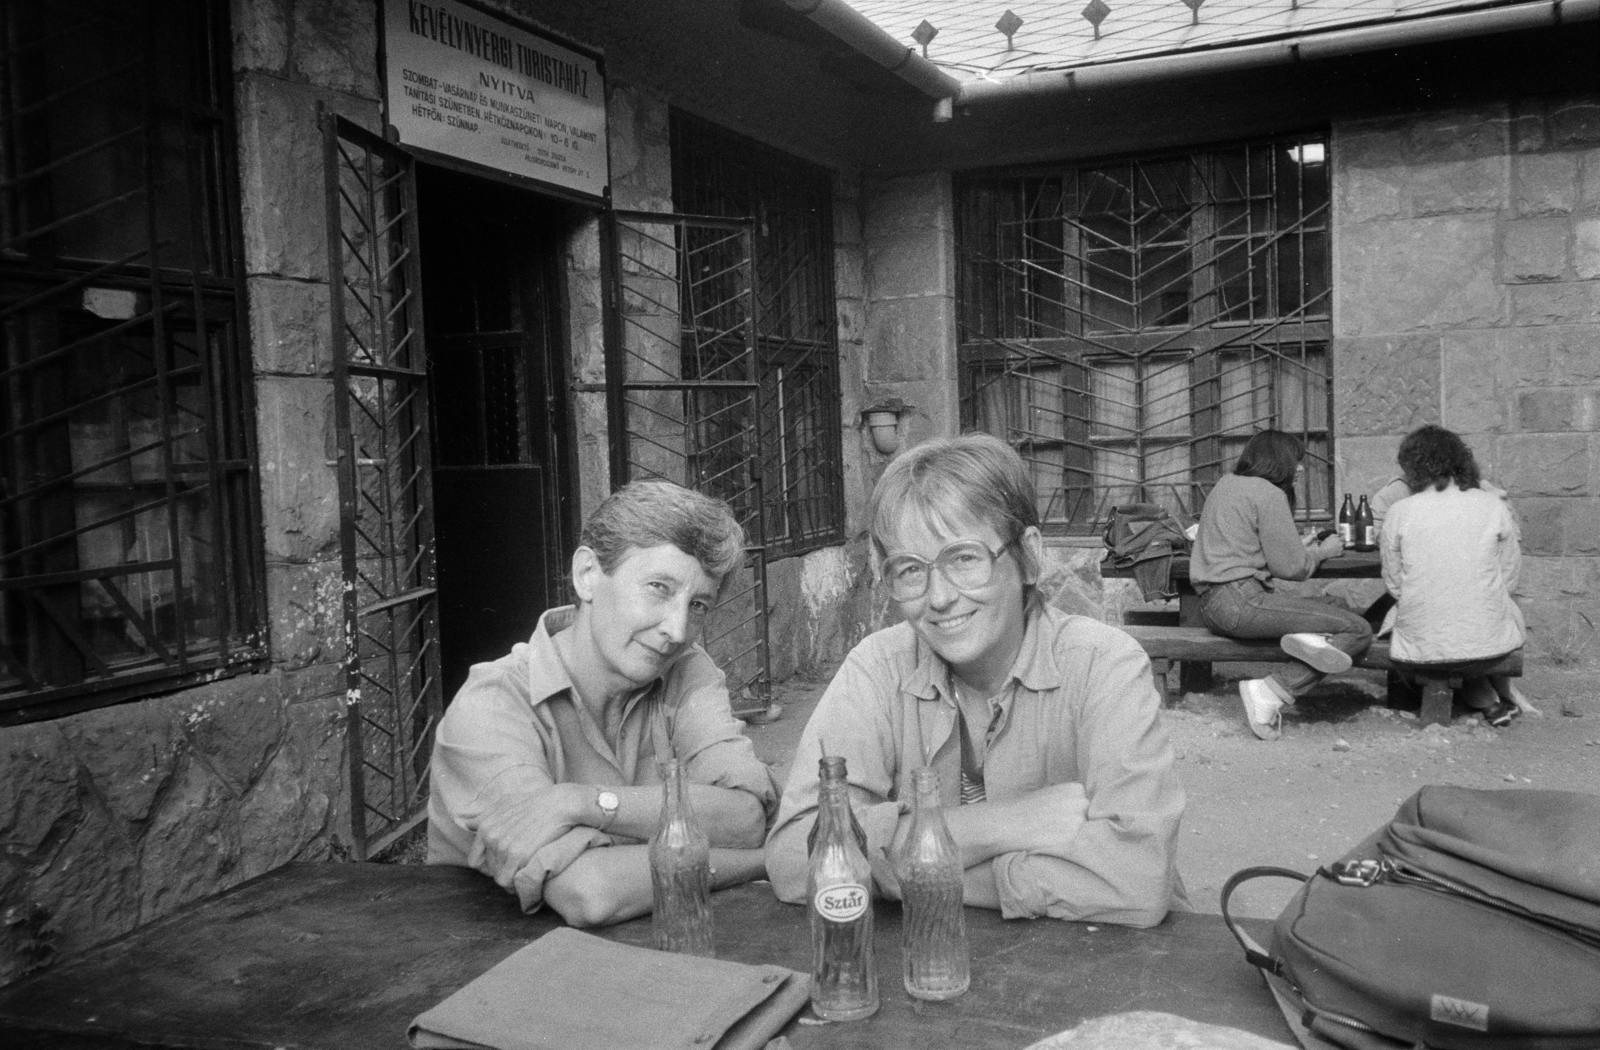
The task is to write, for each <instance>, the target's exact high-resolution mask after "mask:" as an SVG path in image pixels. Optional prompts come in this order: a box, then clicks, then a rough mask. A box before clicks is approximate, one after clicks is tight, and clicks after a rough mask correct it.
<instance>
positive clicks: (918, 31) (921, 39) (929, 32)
mask: <svg viewBox="0 0 1600 1050" xmlns="http://www.w3.org/2000/svg"><path fill="white" fill-rule="evenodd" d="M938 35H939V27H938V26H936V25H934V24H933V23H932V22H930V21H928V20H927V19H926V18H924V19H923V20H922V24H921V25H919V26H917V28H915V29H913V30H912V31H911V39H913V40H915V41H916V42H917V43H919V44H921V45H922V57H923V58H927V57H928V45H929V44H931V43H933V38H934V37H936V36H938Z"/></svg>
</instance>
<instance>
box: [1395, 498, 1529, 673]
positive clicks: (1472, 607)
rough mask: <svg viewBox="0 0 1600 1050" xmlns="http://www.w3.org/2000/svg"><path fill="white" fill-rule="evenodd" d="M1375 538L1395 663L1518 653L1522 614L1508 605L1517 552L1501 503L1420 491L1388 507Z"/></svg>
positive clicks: (1511, 520) (1508, 510) (1513, 604)
mask: <svg viewBox="0 0 1600 1050" xmlns="http://www.w3.org/2000/svg"><path fill="white" fill-rule="evenodd" d="M1378 539H1379V547H1380V549H1381V550H1382V551H1383V582H1384V583H1385V584H1386V585H1388V588H1389V593H1390V594H1393V595H1394V596H1395V599H1396V605H1395V619H1394V641H1393V643H1392V647H1391V649H1390V652H1391V653H1392V654H1393V655H1394V658H1395V659H1397V660H1404V661H1406V662H1408V663H1438V662H1440V661H1446V660H1473V659H1479V658H1482V657H1487V656H1499V655H1501V654H1504V653H1509V652H1511V651H1512V650H1513V649H1519V648H1521V647H1522V643H1523V641H1524V638H1525V634H1524V629H1523V621H1522V611H1521V610H1520V609H1518V608H1517V605H1516V602H1514V601H1512V599H1511V594H1512V592H1513V591H1514V590H1516V586H1517V578H1518V575H1519V573H1520V571H1521V566H1522V550H1521V545H1520V542H1519V538H1518V535H1517V522H1516V519H1515V518H1513V517H1512V516H1511V508H1510V507H1508V506H1507V505H1506V503H1505V501H1504V500H1502V499H1500V498H1498V497H1497V496H1494V495H1491V494H1490V493H1488V492H1485V491H1484V490H1483V489H1466V490H1462V489H1459V488H1457V487H1456V486H1455V485H1454V484H1451V485H1450V486H1449V487H1448V488H1446V489H1444V490H1442V491H1441V490H1438V489H1425V490H1423V491H1422V492H1418V493H1416V494H1415V495H1412V496H1408V497H1406V498H1405V499H1403V500H1400V501H1399V502H1398V503H1396V504H1395V505H1394V506H1393V507H1391V508H1390V510H1389V515H1388V518H1387V519H1386V520H1385V522H1384V525H1383V530H1382V532H1380V533H1379V537H1378Z"/></svg>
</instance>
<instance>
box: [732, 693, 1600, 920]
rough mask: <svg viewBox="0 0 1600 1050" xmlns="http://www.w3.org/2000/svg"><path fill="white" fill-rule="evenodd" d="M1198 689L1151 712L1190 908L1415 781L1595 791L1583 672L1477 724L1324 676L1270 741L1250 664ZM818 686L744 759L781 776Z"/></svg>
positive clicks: (1309, 859)
mask: <svg viewBox="0 0 1600 1050" xmlns="http://www.w3.org/2000/svg"><path fill="white" fill-rule="evenodd" d="M1216 670H1217V672H1218V674H1217V679H1218V680H1217V682H1216V684H1215V685H1214V687H1213V688H1212V689H1211V690H1209V691H1207V692H1205V693H1190V694H1188V695H1187V696H1185V697H1183V698H1182V699H1181V700H1179V701H1177V702H1175V703H1174V702H1170V701H1169V704H1168V706H1167V708H1166V710H1165V712H1164V717H1165V720H1166V724H1167V730H1168V732H1169V733H1170V734H1171V736H1172V741H1173V747H1174V749H1175V751H1176V753H1177V759H1178V773H1179V775H1180V776H1181V777H1182V779H1183V785H1184V789H1185V790H1186V791H1187V793H1188V799H1189V802H1188V809H1187V811H1186V812H1185V814H1184V819H1183V830H1182V832H1181V835H1182V841H1181V845H1180V848H1179V854H1178V870H1179V872H1180V873H1181V874H1182V876H1183V880H1184V883H1185V885H1186V887H1187V888H1188V891H1189V897H1190V900H1191V901H1192V903H1193V905H1194V908H1195V910H1196V911H1201V912H1213V913H1214V912H1217V911H1220V910H1221V909H1220V907H1219V905H1218V900H1219V895H1220V892H1221V889H1222V884H1223V882H1224V881H1226V880H1227V878H1228V876H1230V875H1231V874H1233V873H1234V872H1235V871H1237V870H1238V869H1240V868H1244V867H1248V866H1251V865H1256V864H1273V865H1278V866H1282V867H1287V868H1294V869H1296V870H1299V871H1305V872H1309V871H1310V870H1312V869H1313V868H1314V867H1316V865H1317V864H1318V863H1321V862H1324V861H1328V860H1332V859H1335V858H1337V857H1338V856H1339V855H1340V854H1342V853H1344V852H1345V850H1347V849H1348V848H1349V847H1351V846H1353V845H1354V844H1355V843H1356V842H1358V841H1360V840H1361V839H1362V838H1363V837H1364V836H1365V835H1366V834H1367V833H1368V832H1370V831H1372V830H1373V829H1375V828H1376V827H1378V826H1379V825H1380V824H1381V823H1383V822H1384V821H1385V820H1387V819H1388V818H1389V817H1390V816H1392V815H1393V814H1394V810H1395V807H1396V806H1397V805H1398V804H1399V803H1400V802H1401V801H1402V800H1404V799H1405V798H1406V797H1407V796H1409V795H1410V794H1411V793H1412V792H1414V791H1416V790H1417V788H1419V787H1421V786H1422V785H1424V784H1459V785H1462V786H1465V787H1476V788H1497V789H1498V788H1528V787H1537V788H1559V789H1567V790H1579V791H1589V792H1593V793H1597V794H1600V686H1597V685H1596V684H1595V678H1594V675H1593V674H1592V673H1584V672H1580V671H1574V670H1564V669H1560V668H1547V669H1542V670H1541V669H1538V668H1534V667H1530V668H1529V669H1528V674H1527V677H1525V678H1524V679H1522V680H1521V683H1520V684H1521V687H1522V690H1523V692H1524V693H1525V694H1527V696H1528V698H1529V699H1530V700H1532V701H1533V703H1534V704H1535V705H1536V706H1538V707H1539V708H1540V709H1541V711H1542V716H1541V717H1537V718H1535V717H1523V718H1519V719H1517V720H1516V721H1515V722H1513V723H1512V725H1511V726H1510V727H1509V728H1507V729H1500V730H1497V729H1491V728H1489V727H1488V726H1486V725H1484V724H1483V722H1482V721H1481V719H1478V718H1477V717H1476V716H1465V715H1462V716H1458V717H1457V718H1456V719H1455V721H1454V722H1453V723H1452V724H1451V725H1450V726H1449V727H1448V728H1447V727H1444V726H1432V727H1429V728H1428V729H1426V730H1419V729H1418V728H1417V723H1416V719H1415V717H1414V716H1408V715H1406V714H1403V713H1401V712H1396V711H1390V710H1389V709H1388V708H1387V707H1386V706H1385V705H1384V699H1383V698H1384V681H1383V677H1382V675H1381V674H1377V673H1374V672H1365V671H1353V672H1350V673H1348V674H1345V675H1339V676H1336V677H1334V678H1330V679H1329V680H1328V681H1326V682H1324V683H1323V684H1322V685H1321V686H1320V687H1318V689H1317V690H1316V691H1315V692H1314V693H1313V694H1312V695H1311V696H1309V697H1306V698H1304V699H1302V700H1301V701H1300V703H1299V704H1298V705H1297V706H1296V707H1295V708H1294V709H1291V710H1287V711H1286V712H1285V715H1284V721H1283V737H1282V739H1280V740H1277V741H1273V742H1264V741H1261V740H1257V739H1256V738H1255V737H1254V736H1253V735H1252V734H1251V733H1250V731H1249V729H1248V728H1247V727H1246V726H1245V723H1244V714H1243V709H1242V707H1241V706H1240V703H1239V694H1238V690H1237V687H1236V684H1235V683H1236V680H1237V679H1238V678H1239V677H1244V676H1248V675H1250V674H1251V673H1252V672H1254V673H1262V671H1263V669H1261V668H1252V667H1250V665H1238V664H1232V665H1218V666H1217V668H1216ZM824 685H825V683H823V682H815V681H804V680H792V681H790V682H786V683H784V684H783V685H781V686H780V687H779V689H778V690H777V695H776V699H777V700H778V701H779V702H780V703H781V704H782V705H783V713H782V717H781V718H779V720H778V721H776V722H773V723H771V724H769V725H752V726H751V727H750V730H749V732H750V736H751V738H752V739H753V740H754V741H755V745H756V750H757V753H758V754H760V755H761V756H762V758H764V759H766V760H767V761H769V762H771V763H773V764H774V766H775V767H777V768H778V769H779V771H780V773H783V774H785V775H786V774H787V768H788V762H789V759H790V757H791V756H792V755H793V751H794V747H795V744H796V743H797V742H798V740H799V736H800V731H801V729H803V728H804V726H805V720H806V719H807V718H808V717H809V716H810V713H811V710H812V708H813V707H814V706H815V705H816V701H817V698H818V697H819V696H820V695H821V692H822V689H823V686H824ZM1259 886H1260V888H1259V889H1255V888H1249V887H1247V888H1246V890H1245V891H1243V892H1242V893H1241V896H1240V898H1239V899H1238V901H1237V902H1236V903H1237V910H1238V911H1239V912H1240V913H1241V914H1246V915H1260V916H1264V917H1270V916H1274V915H1276V914H1277V913H1278V911H1279V910H1281V908H1282V905H1283V902H1284V900H1285V899H1286V898H1287V897H1288V895H1289V894H1290V893H1292V892H1293V886H1292V885H1291V884H1290V883H1288V882H1286V881H1282V880H1271V881H1268V882H1264V883H1261V884H1259Z"/></svg>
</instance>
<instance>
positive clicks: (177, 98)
mask: <svg viewBox="0 0 1600 1050" xmlns="http://www.w3.org/2000/svg"><path fill="white" fill-rule="evenodd" d="M225 10H226V8H225V5H222V4H216V3H206V2H203V0H144V2H133V0H92V2H90V0H80V2H75V3H71V4H68V3H58V2H43V0H4V2H3V3H0V61H3V63H4V69H3V78H0V83H3V85H4V89H3V90H0V164H3V168H0V338H3V340H4V354H5V359H4V362H3V364H0V368H3V371H0V486H3V490H0V646H3V648H0V654H3V660H0V724H8V723H15V722H21V721H29V720H34V719H38V718H46V717H52V716H54V715H59V714H65V713H68V712H70V711H75V710H81V709H84V708H88V707H93V706H99V705H103V704H106V703H112V702H115V701H117V700H121V699H126V698H128V697H131V696H135V695H140V694H141V693H148V692H152V691H155V690H157V689H162V688H171V687H173V686H174V685H181V684H183V683H185V682H186V681H193V680H196V679H198V678H199V677H200V676H202V675H207V674H215V673H216V672H217V671H219V670H223V669H228V668H234V667H239V666H243V665H248V664H251V663H253V662H257V661H259V659H260V658H261V657H262V655H263V645H262V641H261V639H260V638H259V636H258V634H257V631H258V629H259V624H260V622H261V613H260V595H261V593H262V587H261V571H262V570H261V565H260V552H259V550H258V549H257V546H258V541H257V540H256V539H255V537H256V536H258V534H259V524H258V523H257V520H256V500H255V483H254V477H253V472H252V469H251V464H252V457H253V450H252V429H251V428H252V426H253V419H252V414H251V409H250V397H249V388H248V382H249V374H248V368H247V364H246V362H245V360H244V358H243V353H244V351H243V348H242V346H241V338H240V326H239V304H240V302H241V296H240V292H239V283H238V282H239V266H238V264H237V262H236V261H235V260H236V257H237V251H238V245H237V233H236V229H237V222H236V218H235V216H236V213H237V207H236V206H235V204H234V201H233V194H234V191H233V188H232V187H233V185H234V176H233V163H234V161H233V157H234V149H233V142H232V130H231V126H230V122H231V113H232V103H231V99H230V96H229V90H228V89H229V63H228V55H229V46H228V43H229V34H228V28H227V25H226V19H225Z"/></svg>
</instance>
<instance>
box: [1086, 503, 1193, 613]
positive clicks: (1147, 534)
mask: <svg viewBox="0 0 1600 1050" xmlns="http://www.w3.org/2000/svg"><path fill="white" fill-rule="evenodd" d="M1183 529H1184V527H1183V525H1182V524H1180V523H1179V522H1178V520H1177V519H1176V518H1174V517H1173V516H1172V514H1171V512H1169V511H1168V510H1167V509H1166V508H1164V507H1161V506H1158V505H1157V504H1154V503H1128V504H1125V505H1123V506H1120V507H1112V508H1111V517H1110V518H1109V519H1108V520H1107V521H1106V531H1105V541H1106V548H1107V550H1108V551H1109V553H1108V554H1107V555H1106V557H1108V558H1110V559H1111V564H1113V565H1115V566H1116V567H1117V568H1119V569H1132V570H1133V578H1134V580H1135V581H1136V582H1137V583H1138V584H1139V593H1140V595H1141V597H1142V598H1143V599H1144V600H1145V601H1152V600H1154V599H1156V598H1176V597H1177V596H1178V591H1177V588H1175V587H1173V586H1172V556H1173V555H1174V554H1175V553H1179V552H1181V551H1186V550H1188V549H1189V537H1188V536H1186V535H1184V532H1183Z"/></svg>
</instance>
